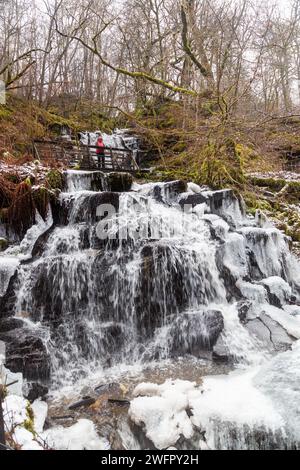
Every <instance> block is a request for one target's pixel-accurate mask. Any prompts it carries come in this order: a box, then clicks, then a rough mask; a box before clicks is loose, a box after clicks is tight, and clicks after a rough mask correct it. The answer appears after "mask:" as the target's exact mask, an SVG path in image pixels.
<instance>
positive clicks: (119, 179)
mask: <svg viewBox="0 0 300 470" xmlns="http://www.w3.org/2000/svg"><path fill="white" fill-rule="evenodd" d="M105 180H106V189H107V191H113V192H117V193H118V192H125V191H130V189H131V186H132V183H133V176H132V175H131V174H130V173H118V172H113V173H109V174H108V175H106V178H105Z"/></svg>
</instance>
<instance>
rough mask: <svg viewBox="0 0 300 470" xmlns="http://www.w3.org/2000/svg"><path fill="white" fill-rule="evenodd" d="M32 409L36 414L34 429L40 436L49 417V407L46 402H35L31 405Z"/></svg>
mask: <svg viewBox="0 0 300 470" xmlns="http://www.w3.org/2000/svg"><path fill="white" fill-rule="evenodd" d="M31 409H32V411H33V414H34V429H35V431H36V432H37V433H38V434H40V433H42V432H43V429H44V425H45V421H46V418H47V415H48V405H47V403H46V402H44V401H41V400H35V401H34V402H33V403H32V405H31Z"/></svg>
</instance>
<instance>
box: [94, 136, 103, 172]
mask: <svg viewBox="0 0 300 470" xmlns="http://www.w3.org/2000/svg"><path fill="white" fill-rule="evenodd" d="M96 147H97V150H96V154H97V157H98V167H99V168H105V145H104V142H103V138H102V137H101V135H100V136H99V137H98V139H97V144H96Z"/></svg>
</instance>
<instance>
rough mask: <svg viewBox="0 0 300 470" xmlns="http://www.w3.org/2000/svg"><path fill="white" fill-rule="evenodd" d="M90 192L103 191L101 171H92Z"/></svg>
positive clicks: (102, 174)
mask: <svg viewBox="0 0 300 470" xmlns="http://www.w3.org/2000/svg"><path fill="white" fill-rule="evenodd" d="M89 189H90V190H91V191H97V192H98V191H105V190H106V187H105V174H104V173H102V172H101V171H94V172H93V173H92V174H91V187H90V188H89Z"/></svg>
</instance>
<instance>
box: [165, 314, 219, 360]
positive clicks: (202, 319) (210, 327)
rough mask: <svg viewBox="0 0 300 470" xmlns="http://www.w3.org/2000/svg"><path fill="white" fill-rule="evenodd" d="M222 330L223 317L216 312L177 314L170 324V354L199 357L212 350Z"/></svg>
mask: <svg viewBox="0 0 300 470" xmlns="http://www.w3.org/2000/svg"><path fill="white" fill-rule="evenodd" d="M223 329H224V319H223V315H222V313H221V312H220V311H218V310H206V311H202V312H188V313H182V314H179V315H178V316H177V317H176V318H175V319H174V321H173V322H172V327H171V330H170V338H171V341H172V345H171V347H170V349H171V351H172V353H173V354H174V353H176V354H179V355H182V354H191V355H193V356H196V357H197V356H198V357H199V355H201V351H203V350H204V351H205V350H209V351H210V350H212V349H213V347H214V345H215V344H216V342H217V340H218V338H219V335H220V334H221V332H222V331H223Z"/></svg>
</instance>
